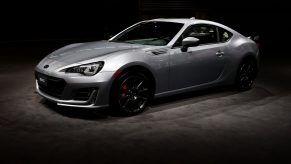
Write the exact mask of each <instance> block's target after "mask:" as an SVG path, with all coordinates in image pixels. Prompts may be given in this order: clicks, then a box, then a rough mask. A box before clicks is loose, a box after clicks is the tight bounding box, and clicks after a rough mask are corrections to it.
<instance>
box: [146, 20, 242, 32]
mask: <svg viewBox="0 0 291 164" xmlns="http://www.w3.org/2000/svg"><path fill="white" fill-rule="evenodd" d="M147 21H161V22H173V23H183V24H188V25H190V24H198V23H201V24H211V25H215V26H219V27H222V28H224V29H226V30H228V31H231V32H232V33H238V32H237V31H235V30H233V29H232V28H230V27H227V26H225V25H223V24H220V23H217V22H213V21H209V20H203V19H195V18H194V17H192V18H158V19H152V20H147Z"/></svg>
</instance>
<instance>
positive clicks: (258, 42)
mask: <svg viewBox="0 0 291 164" xmlns="http://www.w3.org/2000/svg"><path fill="white" fill-rule="evenodd" d="M248 38H249V39H252V40H253V41H254V42H256V45H257V47H258V48H260V36H259V35H256V36H249V37H248Z"/></svg>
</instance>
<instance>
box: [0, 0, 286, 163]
mask: <svg viewBox="0 0 291 164" xmlns="http://www.w3.org/2000/svg"><path fill="white" fill-rule="evenodd" d="M290 15H291V7H290V6H289V5H287V2H284V1H281V2H280V1H272V2H266V1H262V2H260V1H251V0H241V1H231V2H227V1H225V0H216V1H207V0H203V1H202V0H201V1H196V0H181V1H179V0H132V1H130V0H120V1H114V0H96V1H94V2H93V1H92V2H90V1H68V2H66V1H59V2H54V1H37V2H30V1H20V2H19V1H9V2H5V3H4V2H1V4H0V57H1V58H0V163H1V164H2V163H3V164H6V163H21V164H22V163H37V164H39V163H82V164H83V163H145V164H149V163H244V164H245V163H291V158H290V154H291V151H290V147H291V131H290V129H291V119H290V118H291V117H290V116H291V110H290V106H291V85H290V84H291V62H290V57H289V56H290V52H289V49H290V48H289V44H290V41H289V38H290V36H291V34H290V29H291V28H290V23H289V21H290ZM193 16H194V17H196V18H200V19H208V20H214V21H217V22H220V23H222V24H225V25H227V26H229V27H231V28H233V29H235V30H237V31H238V32H241V33H242V34H244V35H246V36H249V35H260V37H261V40H260V43H261V44H260V45H261V49H260V50H261V59H262V60H261V64H260V72H259V75H258V78H257V79H256V82H255V84H254V87H253V89H251V90H249V91H246V92H238V91H236V90H233V89H231V88H228V86H227V87H225V88H224V87H219V88H211V89H208V90H202V91H197V92H193V93H186V94H181V95H176V96H171V97H165V98H162V99H157V100H155V101H154V102H153V104H151V105H150V106H149V108H148V110H146V111H145V112H144V113H141V114H140V115H138V116H134V117H120V116H118V115H116V113H115V112H114V109H113V110H110V109H104V110H85V109H74V108H63V107H58V106H56V105H55V104H52V103H49V102H48V101H45V100H44V99H42V98H41V97H40V96H39V95H37V94H36V93H35V79H34V68H35V66H36V64H37V63H38V62H39V61H40V60H41V59H42V58H43V57H44V56H46V55H47V54H48V53H50V52H52V51H54V50H55V49H57V48H60V47H62V46H64V45H66V44H70V43H75V42H86V41H96V40H101V39H108V38H109V35H112V34H116V33H117V32H119V31H121V30H122V29H124V28H126V27H128V26H129V25H132V24H134V23H136V22H138V21H141V20H145V19H152V18H168V17H172V18H178V17H184V18H190V17H193Z"/></svg>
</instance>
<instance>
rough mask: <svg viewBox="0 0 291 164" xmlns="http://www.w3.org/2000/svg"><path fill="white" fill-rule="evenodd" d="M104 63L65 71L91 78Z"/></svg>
mask: <svg viewBox="0 0 291 164" xmlns="http://www.w3.org/2000/svg"><path fill="white" fill-rule="evenodd" d="M103 65H104V62H96V63H90V64H84V65H79V66H75V67H71V68H67V69H66V70H65V72H66V73H80V74H83V75H86V76H93V75H95V74H96V73H98V72H99V71H100V70H101V69H102V68H103Z"/></svg>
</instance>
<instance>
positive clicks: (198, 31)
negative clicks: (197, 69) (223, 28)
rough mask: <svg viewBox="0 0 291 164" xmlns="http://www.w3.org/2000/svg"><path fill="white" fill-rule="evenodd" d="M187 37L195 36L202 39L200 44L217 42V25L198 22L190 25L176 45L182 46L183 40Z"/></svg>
mask: <svg viewBox="0 0 291 164" xmlns="http://www.w3.org/2000/svg"><path fill="white" fill-rule="evenodd" d="M187 37H195V38H198V39H199V40H200V42H199V44H200V45H201V44H211V43H217V42H218V38H217V31H216V27H215V26H211V25H205V24H198V25H193V26H190V27H188V28H187V29H186V30H185V31H184V32H183V34H182V35H181V36H180V37H179V39H178V40H177V41H176V43H175V44H174V47H181V46H182V40H183V39H184V38H187Z"/></svg>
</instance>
